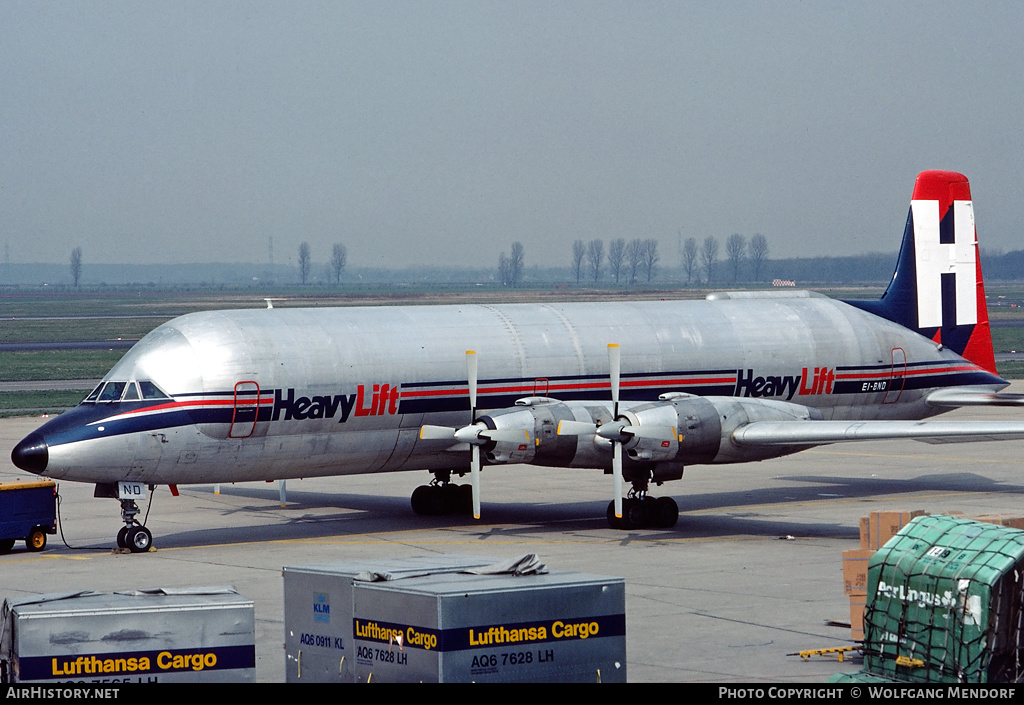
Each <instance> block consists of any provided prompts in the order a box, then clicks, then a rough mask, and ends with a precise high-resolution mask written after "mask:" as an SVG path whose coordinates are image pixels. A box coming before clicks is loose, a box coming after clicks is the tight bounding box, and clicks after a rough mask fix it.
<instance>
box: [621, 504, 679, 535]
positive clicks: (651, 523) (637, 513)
mask: <svg viewBox="0 0 1024 705" xmlns="http://www.w3.org/2000/svg"><path fill="white" fill-rule="evenodd" d="M606 516H607V517H608V526H610V527H611V528H613V529H627V530H628V529H671V528H672V527H673V526H675V525H676V522H677V521H678V520H679V505H677V504H676V501H675V500H674V499H672V498H671V497H658V498H654V497H645V498H644V499H639V498H636V497H628V498H626V499H623V500H622V518H621V519H620V518H618V517H616V516H615V502H609V503H608V511H607V512H606Z"/></svg>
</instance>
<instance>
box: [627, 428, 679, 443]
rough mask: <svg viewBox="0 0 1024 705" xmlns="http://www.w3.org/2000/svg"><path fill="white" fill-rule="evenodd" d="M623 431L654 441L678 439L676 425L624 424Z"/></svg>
mask: <svg viewBox="0 0 1024 705" xmlns="http://www.w3.org/2000/svg"><path fill="white" fill-rule="evenodd" d="M622 432H623V433H625V434H628V435H630V436H635V437H637V438H649V439H651V440H652V441H674V440H676V427H675V426H623V427H622Z"/></svg>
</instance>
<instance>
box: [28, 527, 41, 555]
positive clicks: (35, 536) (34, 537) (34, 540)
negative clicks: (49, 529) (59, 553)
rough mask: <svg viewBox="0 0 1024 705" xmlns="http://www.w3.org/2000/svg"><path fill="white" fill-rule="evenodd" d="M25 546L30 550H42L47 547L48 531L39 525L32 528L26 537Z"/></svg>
mask: <svg viewBox="0 0 1024 705" xmlns="http://www.w3.org/2000/svg"><path fill="white" fill-rule="evenodd" d="M25 547H26V548H27V549H28V550H30V551H42V550H43V549H44V548H46V532H45V531H43V530H42V529H40V528H38V527H37V528H35V529H32V531H30V532H29V534H28V536H26V537H25Z"/></svg>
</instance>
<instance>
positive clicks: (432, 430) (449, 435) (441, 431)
mask: <svg viewBox="0 0 1024 705" xmlns="http://www.w3.org/2000/svg"><path fill="white" fill-rule="evenodd" d="M454 438H455V429H454V428H449V427H448V426H431V425H430V424H426V425H424V426H420V440H421V441H451V440H454Z"/></svg>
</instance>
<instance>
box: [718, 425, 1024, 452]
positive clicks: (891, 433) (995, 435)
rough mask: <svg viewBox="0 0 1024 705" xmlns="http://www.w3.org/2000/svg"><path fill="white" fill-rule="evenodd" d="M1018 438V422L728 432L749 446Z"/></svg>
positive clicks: (1022, 432) (1022, 430)
mask: <svg viewBox="0 0 1024 705" xmlns="http://www.w3.org/2000/svg"><path fill="white" fill-rule="evenodd" d="M1022 439H1024V422H1021V421H813V420H808V421H754V422H752V423H749V424H746V425H745V426H741V427H740V428H737V429H736V430H735V431H733V432H732V440H733V442H734V443H736V444H737V445H740V446H744V447H751V448H753V447H777V446H816V445H826V444H829V443H845V442H849V441H886V440H914V441H922V442H924V443H964V442H970V441H1014V440H1022Z"/></svg>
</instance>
